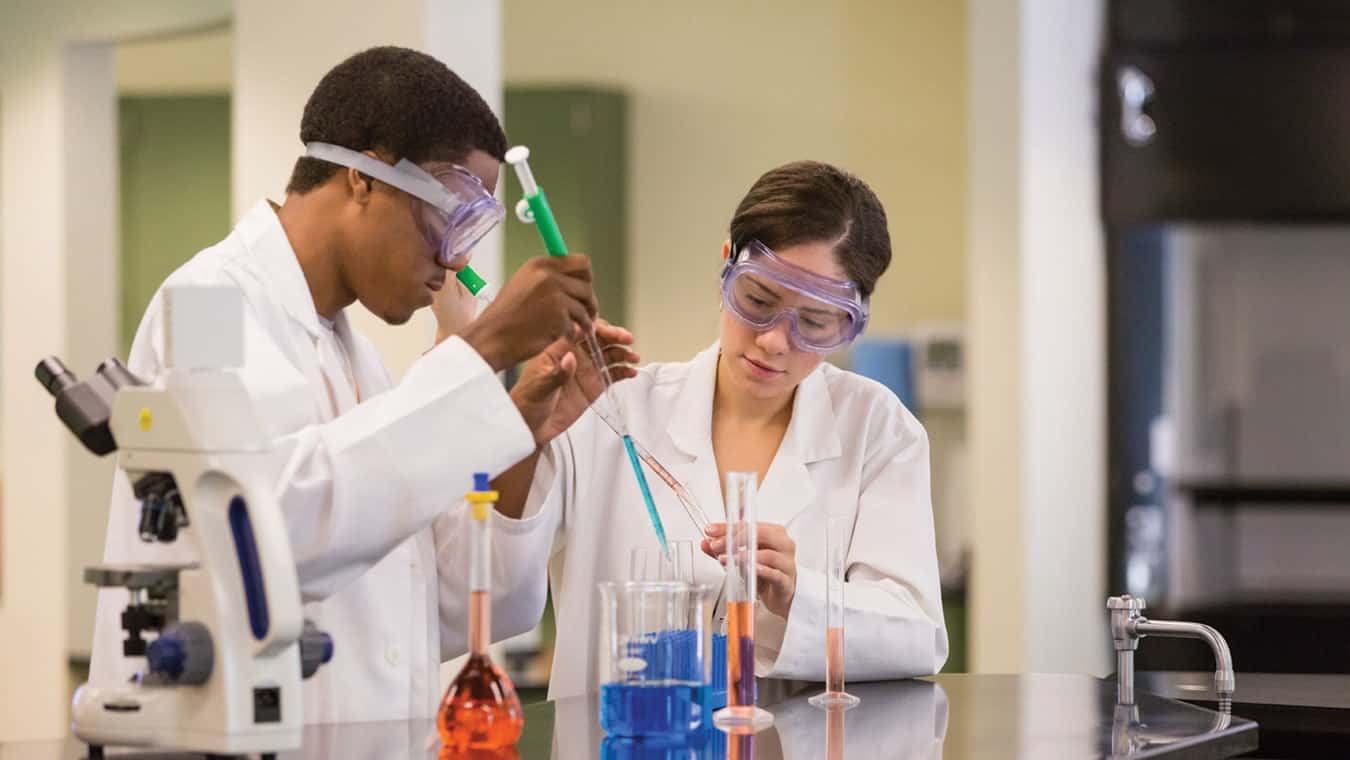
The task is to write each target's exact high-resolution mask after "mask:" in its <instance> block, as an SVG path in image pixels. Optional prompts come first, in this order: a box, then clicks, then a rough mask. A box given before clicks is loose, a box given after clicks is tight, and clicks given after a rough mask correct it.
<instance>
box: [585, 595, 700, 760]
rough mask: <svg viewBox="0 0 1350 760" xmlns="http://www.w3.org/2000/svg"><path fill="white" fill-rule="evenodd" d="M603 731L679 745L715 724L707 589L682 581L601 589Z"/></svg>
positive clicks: (601, 703)
mask: <svg viewBox="0 0 1350 760" xmlns="http://www.w3.org/2000/svg"><path fill="white" fill-rule="evenodd" d="M599 587H600V597H601V624H600V634H601V635H600V641H599V648H600V653H599V654H600V657H599V670H598V673H599V679H600V727H601V728H603V729H604V730H605V732H606V733H607V734H609V735H611V736H630V737H678V736H683V735H685V734H688V733H690V732H693V731H697V730H698V729H699V727H700V726H702V725H703V724H704V722H705V721H707V720H709V719H710V716H709V715H708V714H707V712H708V710H707V707H706V705H705V703H704V700H705V694H704V692H705V690H706V688H707V682H708V675H709V673H708V657H707V653H706V647H707V644H706V641H707V639H706V622H705V620H704V614H703V608H704V605H705V600H706V599H707V597H708V591H709V589H708V587H707V586H700V585H695V584H690V583H683V582H679V581H624V582H607V583H601V584H600V586H599Z"/></svg>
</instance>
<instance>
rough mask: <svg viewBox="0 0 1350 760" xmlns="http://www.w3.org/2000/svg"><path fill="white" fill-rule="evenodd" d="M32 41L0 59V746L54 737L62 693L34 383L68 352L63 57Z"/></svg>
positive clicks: (48, 491) (55, 495)
mask: <svg viewBox="0 0 1350 760" xmlns="http://www.w3.org/2000/svg"><path fill="white" fill-rule="evenodd" d="M43 42H44V41H43V40H34V41H33V43H34V44H31V45H22V44H18V45H15V46H13V47H8V48H6V49H5V50H4V55H5V73H4V77H5V78H4V80H3V84H0V87H3V103H2V104H0V109H2V110H3V112H4V116H3V118H4V121H3V124H2V125H0V139H2V140H3V146H4V153H3V155H0V171H2V172H3V174H2V175H0V183H2V184H0V200H3V203H4V228H3V235H4V237H3V240H2V241H0V246H2V247H3V255H4V261H3V265H4V275H3V278H0V280H2V281H3V290H0V352H2V353H0V365H2V366H3V377H0V420H2V421H3V425H0V451H2V453H0V457H2V458H0V482H2V483H3V488H4V492H3V501H2V502H0V505H2V506H0V508H2V509H3V514H0V521H3V522H2V523H0V530H3V534H2V535H3V544H0V561H2V562H3V568H0V573H2V574H0V672H3V673H4V674H5V675H4V679H5V682H6V683H7V684H12V685H19V688H12V687H6V688H5V689H3V690H0V694H3V696H0V738H3V739H15V738H20V737H30V738H31V737H39V736H47V737H51V736H59V735H60V734H61V733H62V730H63V722H64V718H65V694H66V681H67V677H66V603H65V599H66V591H67V579H66V576H67V566H66V510H67V493H68V491H69V487H68V486H69V477H70V473H69V472H68V469H67V467H66V463H67V460H68V459H69V457H68V454H69V451H70V445H69V439H70V434H69V433H67V432H66V431H65V429H64V428H63V427H62V426H61V424H60V422H58V421H57V419H56V417H55V415H53V414H52V401H51V398H50V397H49V396H48V395H47V393H46V392H45V391H43V390H42V388H41V387H40V386H39V385H38V384H37V382H36V381H35V380H34V379H33V366H34V365H36V364H37V362H38V360H40V359H41V358H42V356H43V355H45V354H47V353H61V354H65V353H66V352H67V349H68V348H69V346H70V342H69V330H68V317H67V314H66V305H67V294H66V269H67V257H66V255H65V253H66V243H65V236H66V232H67V229H66V225H65V224H64V220H63V218H62V212H61V209H62V207H63V197H62V196H63V193H64V185H65V183H64V177H63V173H62V170H61V167H62V165H63V162H62V142H63V129H62V119H61V107H62V77H61V56H60V53H59V51H58V48H57V47H56V46H54V45H50V44H43Z"/></svg>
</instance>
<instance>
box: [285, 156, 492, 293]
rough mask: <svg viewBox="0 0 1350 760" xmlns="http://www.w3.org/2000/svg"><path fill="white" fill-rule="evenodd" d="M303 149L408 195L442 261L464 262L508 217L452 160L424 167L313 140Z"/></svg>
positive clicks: (420, 228) (445, 263) (424, 234)
mask: <svg viewBox="0 0 1350 760" xmlns="http://www.w3.org/2000/svg"><path fill="white" fill-rule="evenodd" d="M305 155H306V156H308V157H309V158H316V159H318V160H320V161H327V162H328V163H330V164H337V165H339V166H346V167H349V168H351V169H355V170H357V171H359V172H362V173H364V174H369V175H370V176H372V177H374V178H375V179H378V180H380V181H381V182H383V183H385V184H387V185H390V186H391V187H396V188H398V189H399V190H402V191H403V192H405V193H407V194H408V195H409V196H411V198H412V210H413V219H415V220H416V221H417V229H418V231H420V232H421V233H422V237H423V238H424V239H425V240H426V241H427V244H428V245H430V246H431V247H432V248H434V249H435V250H436V259H437V260H438V261H439V262H440V263H441V265H442V266H446V267H452V266H455V265H456V264H458V263H460V262H467V260H468V257H469V254H470V253H471V252H472V251H473V247H474V246H475V245H477V244H478V241H479V240H482V239H483V236H484V235H486V234H488V232H490V231H491V230H492V228H493V227H496V226H497V225H498V224H500V223H501V221H502V219H504V218H506V209H505V208H504V207H503V206H502V204H501V203H500V202H498V200H497V199H496V198H494V197H493V195H492V193H489V192H488V191H487V188H486V187H484V186H483V182H482V180H480V179H478V177H477V176H476V175H474V173H473V172H471V171H469V170H468V169H465V168H464V167H462V166H456V165H454V164H440V165H438V166H435V167H433V168H432V170H431V171H427V170H426V169H423V168H422V167H420V166H418V165H417V164H414V163H413V162H411V161H409V160H407V159H406V158H405V159H401V160H399V162H398V163H397V164H394V165H393V166H390V165H389V164H386V163H385V162H383V161H380V160H378V159H376V158H372V157H371V156H368V155H366V154H364V153H361V152H358V151H354V150H351V149H349V148H344V147H342V146H340V145H333V144H331V143H321V142H312V143H309V144H307V145H306V146H305Z"/></svg>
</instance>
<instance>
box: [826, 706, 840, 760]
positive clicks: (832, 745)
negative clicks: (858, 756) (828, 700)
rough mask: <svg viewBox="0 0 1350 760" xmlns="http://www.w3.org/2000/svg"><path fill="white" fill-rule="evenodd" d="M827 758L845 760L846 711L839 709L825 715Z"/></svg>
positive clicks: (835, 708)
mask: <svg viewBox="0 0 1350 760" xmlns="http://www.w3.org/2000/svg"><path fill="white" fill-rule="evenodd" d="M825 758H826V760H844V711H843V709H841V708H838V707H831V708H830V709H829V710H828V711H827V712H826V713H825Z"/></svg>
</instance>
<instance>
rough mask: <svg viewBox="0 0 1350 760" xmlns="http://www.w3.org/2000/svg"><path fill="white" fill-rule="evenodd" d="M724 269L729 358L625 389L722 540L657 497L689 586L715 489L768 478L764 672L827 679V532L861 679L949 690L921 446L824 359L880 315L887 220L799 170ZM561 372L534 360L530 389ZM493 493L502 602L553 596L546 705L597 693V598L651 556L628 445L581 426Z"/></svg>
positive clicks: (670, 370) (651, 439)
mask: <svg viewBox="0 0 1350 760" xmlns="http://www.w3.org/2000/svg"><path fill="white" fill-rule="evenodd" d="M721 256H722V259H723V270H722V278H721V292H722V308H721V338H720V340H719V341H718V342H717V343H715V344H713V345H712V346H710V347H709V348H707V349H706V350H704V351H703V352H701V353H699V354H698V355H697V356H695V357H694V358H693V359H691V360H690V361H687V362H680V363H673V364H654V365H650V366H647V367H644V368H642V369H641V370H640V371H639V372H638V374H637V376H636V377H635V378H634V379H631V380H627V381H624V382H622V383H618V384H617V385H616V386H615V389H616V391H617V392H618V393H619V396H620V398H621V401H622V404H623V407H624V409H625V410H626V412H627V415H628V423H629V426H630V429H631V430H632V432H633V434H634V436H635V437H637V438H638V439H639V440H640V441H641V442H643V443H644V444H645V445H646V446H647V447H648V448H649V449H650V450H651V451H652V453H654V454H655V455H656V457H657V458H658V459H659V460H661V462H662V463H664V464H665V465H666V466H667V467H668V468H669V469H670V470H671V472H672V473H673V474H674V475H675V476H676V477H677V478H679V479H680V480H681V481H682V482H683V483H684V484H685V485H686V486H687V487H688V488H689V489H690V491H692V492H693V494H694V496H695V497H696V498H697V500H698V502H699V503H700V504H701V505H702V507H703V509H704V510H705V511H706V512H707V513H708V515H709V517H710V518H711V520H712V521H713V522H714V524H713V525H712V526H710V527H709V528H708V530H707V531H706V533H700V532H699V531H698V530H697V529H696V528H695V526H694V523H693V522H692V521H691V520H689V519H688V518H686V516H685V514H684V512H683V510H682V509H681V507H680V504H679V502H678V501H677V500H676V499H675V497H674V495H673V494H672V493H671V491H670V490H668V489H666V488H665V487H664V486H662V485H661V483H660V482H659V481H657V480H655V479H653V480H652V489H653V495H654V496H655V498H656V500H657V508H658V511H659V512H660V515H661V519H662V521H663V522H664V524H665V530H666V533H667V535H668V537H669V539H670V540H671V541H678V540H690V541H695V542H696V544H697V545H698V546H700V548H701V549H702V554H698V555H696V561H695V568H694V575H695V579H696V580H697V581H698V582H700V583H705V584H708V585H709V586H711V587H713V588H720V587H721V585H722V581H723V579H724V577H725V572H724V570H723V567H722V565H721V564H720V562H721V558H722V556H723V555H724V553H725V543H724V537H725V519H726V518H725V510H724V507H723V493H722V485H721V484H722V483H724V476H725V475H726V473H727V472H730V471H735V470H748V471H753V472H757V473H759V480H760V487H759V492H758V498H757V504H758V509H759V520H760V524H759V553H758V561H759V581H760V582H759V599H760V604H759V609H758V612H757V617H756V650H757V651H756V656H757V662H756V671H757V672H758V674H759V675H761V676H770V677H781V678H795V679H812V680H823V679H824V675H825V585H826V584H825V570H826V568H825V534H826V521H827V518H828V517H829V516H831V515H842V516H844V517H846V518H847V521H848V523H849V525H850V527H851V531H850V532H851V536H850V539H849V542H848V552H847V560H846V578H847V581H846V591H845V599H846V604H847V609H846V631H847V633H846V635H847V642H848V644H847V647H846V649H847V653H846V658H847V659H846V666H847V675H848V677H849V678H850V679H853V680H867V679H889V678H904V677H909V676H919V675H927V674H931V673H935V672H937V671H938V670H939V669H940V668H941V667H942V664H943V662H945V661H946V658H947V631H946V627H945V624H944V621H943V615H942V606H941V600H940V597H939V588H938V570H937V557H936V549H935V545H934V536H933V516H932V508H931V504H930V497H929V465H928V438H927V435H926V434H925V432H924V429H923V427H922V426H921V425H920V424H919V422H918V421H917V420H916V419H915V418H914V416H913V415H912V414H910V413H909V411H908V410H906V409H905V408H904V406H902V405H901V404H900V402H899V400H898V399H897V398H896V397H895V395H894V394H892V393H891V392H890V391H889V390H887V389H886V388H884V387H883V386H881V385H879V384H878V383H875V382H873V381H871V380H868V379H866V378H863V377H861V376H859V375H855V374H853V373H851V372H847V371H844V370H841V369H838V368H836V367H834V366H833V365H830V364H827V363H825V361H824V359H825V356H826V354H827V353H828V352H831V351H837V350H841V349H843V348H845V347H846V346H847V345H848V343H850V342H851V341H852V340H853V339H854V338H856V337H857V335H858V333H859V332H861V330H862V327H863V325H864V324H865V322H866V315H867V310H868V298H869V296H870V295H871V293H872V290H873V288H874V287H875V286H876V282H877V279H878V278H879V277H880V276H881V274H882V273H883V272H884V271H885V269H886V267H887V266H888V264H889V263H890V257H891V251H890V236H889V233H888V232H887V229H886V217H885V212H884V210H883V209H882V206H881V203H880V202H879V201H878V200H877V197H876V196H875V195H874V194H873V193H872V191H871V190H870V189H869V188H868V187H867V185H865V184H864V183H863V182H862V181H861V180H859V179H857V178H856V177H854V176H852V175H850V174H847V173H845V172H843V171H841V170H839V169H837V168H834V167H832V166H829V165H826V164H821V163H815V162H798V163H792V164H788V165H786V166H782V167H779V168H777V169H774V170H772V171H770V172H768V173H767V174H765V175H764V176H762V177H760V179H759V180H758V181H757V182H756V183H755V184H754V186H753V187H751V188H750V191H749V192H748V193H747V194H746V196H745V198H744V199H743V200H742V201H741V203H740V205H739V207H738V208H737V209H736V212H735V214H734V215H733V217H732V220H731V227H730V240H728V241H727V242H725V243H723V245H722V250H721ZM708 287H709V290H710V291H711V290H712V289H713V288H715V287H718V285H717V283H715V282H709V284H708ZM554 360H555V359H551V358H550V356H549V355H543V356H541V357H539V358H538V359H537V360H536V361H535V362H534V363H533V366H532V367H531V368H527V371H526V377H527V379H528V377H529V375H530V373H531V372H542V371H545V370H546V369H547V365H548V364H549V362H550V361H554ZM562 403H584V402H583V401H579V400H577V399H576V398H573V399H571V400H566V399H565V400H564V401H563V402H562ZM498 487H499V489H501V491H502V501H501V503H500V512H501V519H500V520H498V529H497V536H498V539H497V540H498V544H499V546H500V547H501V548H500V549H499V552H500V553H499V554H498V555H497V556H499V557H502V558H503V559H502V561H501V563H499V570H500V572H501V573H502V574H503V575H505V576H506V578H504V579H503V582H504V586H503V587H517V588H519V587H522V586H524V585H527V583H528V581H526V580H524V579H523V578H522V576H526V577H528V576H531V575H533V576H534V578H535V582H536V583H539V584H543V583H544V582H545V573H547V578H548V582H549V583H550V584H551V588H552V593H553V604H554V609H555V611H556V614H557V631H558V637H557V644H556V649H555V653H554V659H553V672H552V677H551V680H550V690H549V691H550V696H551V697H563V696H568V695H574V694H580V693H584V692H587V691H593V690H596V689H597V688H598V684H597V683H596V672H595V671H596V662H597V651H596V641H597V639H598V636H599V630H598V627H599V617H600V615H599V605H598V595H597V591H596V583H597V582H599V581H606V580H623V579H625V578H627V576H628V573H629V568H628V563H629V553H630V550H631V549H632V548H634V547H650V548H652V549H655V548H656V545H657V544H656V539H655V537H654V535H653V531H652V527H651V525H650V523H649V521H648V518H647V515H646V512H645V510H644V508H643V504H642V498H641V496H640V495H639V492H638V489H637V486H636V485H635V483H634V479H633V475H632V473H631V471H630V470H629V467H628V463H627V460H626V457H625V453H624V449H623V446H622V443H621V441H620V439H619V438H618V437H617V436H616V435H615V434H614V433H613V432H612V431H611V430H610V429H609V428H608V427H606V426H605V424H604V423H603V422H602V421H601V420H600V419H598V418H597V416H596V415H595V414H593V413H592V414H586V415H584V416H582V417H581V418H580V419H579V420H578V422H577V423H576V424H575V425H573V426H572V427H571V429H569V430H568V431H567V432H566V434H564V435H562V436H560V437H558V438H557V439H555V440H554V441H553V443H552V444H550V445H549V446H546V447H542V448H541V449H540V450H539V451H538V452H537V453H536V455H535V456H534V457H531V458H530V459H527V460H525V461H524V462H522V463H521V464H520V465H517V466H516V467H515V468H513V469H511V470H508V471H507V473H506V474H504V475H503V476H502V477H501V478H500V479H499V480H498ZM545 566H546V569H545Z"/></svg>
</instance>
